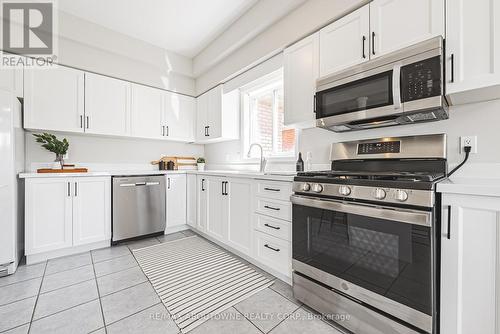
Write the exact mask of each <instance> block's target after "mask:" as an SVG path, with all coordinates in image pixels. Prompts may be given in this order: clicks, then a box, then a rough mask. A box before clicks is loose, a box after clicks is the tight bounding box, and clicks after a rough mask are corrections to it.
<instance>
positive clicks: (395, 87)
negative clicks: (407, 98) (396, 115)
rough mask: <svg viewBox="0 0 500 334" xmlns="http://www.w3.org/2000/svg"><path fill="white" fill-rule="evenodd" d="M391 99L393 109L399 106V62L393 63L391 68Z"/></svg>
mask: <svg viewBox="0 0 500 334" xmlns="http://www.w3.org/2000/svg"><path fill="white" fill-rule="evenodd" d="M392 100H393V102H394V109H400V108H401V64H396V65H394V68H393V69H392Z"/></svg>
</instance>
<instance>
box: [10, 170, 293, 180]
mask: <svg viewBox="0 0 500 334" xmlns="http://www.w3.org/2000/svg"><path fill="white" fill-rule="evenodd" d="M165 174H196V175H212V176H225V177H241V178H252V179H263V180H274V181H287V182H291V181H293V177H294V176H295V174H296V173H292V172H267V173H259V172H252V171H234V170H206V171H196V170H181V171H178V170H113V171H89V172H87V173H29V172H28V173H19V178H21V179H27V178H54V177H92V176H121V175H123V176H135V175H165Z"/></svg>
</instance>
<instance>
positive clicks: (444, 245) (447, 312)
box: [440, 194, 500, 334]
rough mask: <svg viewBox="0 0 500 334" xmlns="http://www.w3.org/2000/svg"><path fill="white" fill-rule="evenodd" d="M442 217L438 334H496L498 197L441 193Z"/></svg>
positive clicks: (499, 307)
mask: <svg viewBox="0 0 500 334" xmlns="http://www.w3.org/2000/svg"><path fill="white" fill-rule="evenodd" d="M449 214H450V216H449ZM442 216H443V219H442V229H441V232H442V233H441V298H440V300H441V308H440V312H441V316H440V319H441V324H440V326H441V334H470V333H481V334H495V333H499V332H500V197H487V196H470V195H460V194H443V215H442ZM448 219H449V220H448Z"/></svg>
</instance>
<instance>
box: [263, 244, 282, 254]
mask: <svg viewBox="0 0 500 334" xmlns="http://www.w3.org/2000/svg"><path fill="white" fill-rule="evenodd" d="M264 247H266V248H269V249H271V250H273V251H275V252H279V251H280V249H279V248H274V247H271V246H269V245H268V244H265V245H264Z"/></svg>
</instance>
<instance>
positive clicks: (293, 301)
mask: <svg viewBox="0 0 500 334" xmlns="http://www.w3.org/2000/svg"><path fill="white" fill-rule="evenodd" d="M277 279H278V278H277ZM269 289H271V290H273V291H274V292H276V293H277V294H278V295H280V296H282V297H285V298H286V299H287V300H289V301H291V302H292V303H294V304H295V305H298V306H299V307H300V306H302V305H304V304H303V303H302V302H300V301H298V300H297V299H295V300H293V299H291V298H289V297H287V296H286V295H285V294H283V293H281V292H280V291H278V290H275V289H273V284H271V285H270V286H269Z"/></svg>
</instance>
